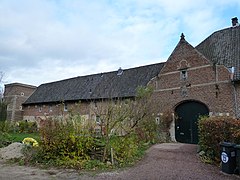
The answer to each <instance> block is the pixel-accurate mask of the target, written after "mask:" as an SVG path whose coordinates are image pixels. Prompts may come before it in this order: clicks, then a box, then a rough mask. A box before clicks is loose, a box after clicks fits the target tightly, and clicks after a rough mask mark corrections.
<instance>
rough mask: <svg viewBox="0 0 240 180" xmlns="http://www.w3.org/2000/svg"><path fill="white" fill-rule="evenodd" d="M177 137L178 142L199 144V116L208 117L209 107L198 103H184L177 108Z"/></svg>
mask: <svg viewBox="0 0 240 180" xmlns="http://www.w3.org/2000/svg"><path fill="white" fill-rule="evenodd" d="M175 114H176V120H175V137H176V140H177V141H178V142H182V143H191V144H197V143H198V125H197V121H198V118H199V116H202V115H208V114H209V110H208V107H207V106H206V105H205V104H203V103H201V102H198V101H184V102H182V103H180V104H178V105H177V106H176V108H175Z"/></svg>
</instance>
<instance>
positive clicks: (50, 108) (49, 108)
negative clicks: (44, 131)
mask: <svg viewBox="0 0 240 180" xmlns="http://www.w3.org/2000/svg"><path fill="white" fill-rule="evenodd" d="M48 110H49V112H52V105H51V104H50V105H49V106H48Z"/></svg>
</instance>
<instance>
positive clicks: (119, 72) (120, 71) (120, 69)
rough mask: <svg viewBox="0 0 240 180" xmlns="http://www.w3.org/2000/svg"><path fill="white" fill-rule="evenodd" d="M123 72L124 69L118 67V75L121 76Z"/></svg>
mask: <svg viewBox="0 0 240 180" xmlns="http://www.w3.org/2000/svg"><path fill="white" fill-rule="evenodd" d="M122 74H123V70H122V68H121V67H120V68H119V69H118V71H117V75H118V76H121V75H122Z"/></svg>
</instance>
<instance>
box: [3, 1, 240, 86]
mask: <svg viewBox="0 0 240 180" xmlns="http://www.w3.org/2000/svg"><path fill="white" fill-rule="evenodd" d="M239 12H240V1H239V0H179V1H176V0H0V72H1V71H2V72H3V73H4V74H5V75H4V82H5V83H13V82H20V83H26V84H31V85H36V86H38V85H40V84H42V83H46V82H52V81H56V80H61V79H66V78H71V77H75V76H82V75H87V74H93V73H101V72H107V71H114V70H117V69H118V68H119V67H122V68H123V69H127V68H131V67H136V66H141V65H147V64H153V63H159V62H163V61H166V60H167V58H168V57H169V55H170V54H171V52H172V51H173V49H174V48H175V46H176V45H177V43H178V41H179V39H180V35H181V33H182V32H183V33H184V34H185V39H186V40H187V41H188V42H189V43H190V44H192V45H193V46H196V45H197V44H199V43H200V42H201V41H202V40H204V39H205V38H206V37H207V36H209V35H210V34H212V33H213V32H214V31H216V30H220V29H223V28H226V27H230V26H231V18H232V17H236V16H239V19H240V13H239Z"/></svg>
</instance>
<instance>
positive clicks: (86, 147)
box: [40, 119, 95, 168]
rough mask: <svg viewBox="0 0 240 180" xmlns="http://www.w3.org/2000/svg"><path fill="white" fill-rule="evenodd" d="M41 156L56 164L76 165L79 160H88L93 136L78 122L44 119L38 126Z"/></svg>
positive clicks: (93, 145) (78, 163)
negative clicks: (40, 125)
mask: <svg viewBox="0 0 240 180" xmlns="http://www.w3.org/2000/svg"><path fill="white" fill-rule="evenodd" d="M40 135H41V139H42V142H41V143H40V147H41V148H42V152H41V153H42V155H43V156H42V157H41V158H43V159H44V160H47V161H48V160H53V161H54V163H55V164H56V165H59V166H67V167H76V168H80V166H82V164H81V161H84V160H90V158H91V152H92V150H94V149H95V141H94V137H92V136H91V134H90V133H89V131H88V130H87V129H85V128H84V127H81V124H80V123H78V122H73V121H72V120H69V121H66V122H64V121H61V120H51V119H49V120H46V121H45V122H44V123H43V124H42V127H40Z"/></svg>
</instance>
